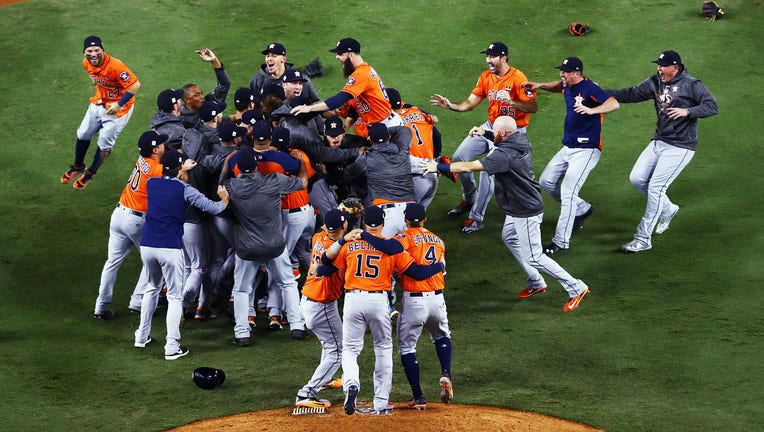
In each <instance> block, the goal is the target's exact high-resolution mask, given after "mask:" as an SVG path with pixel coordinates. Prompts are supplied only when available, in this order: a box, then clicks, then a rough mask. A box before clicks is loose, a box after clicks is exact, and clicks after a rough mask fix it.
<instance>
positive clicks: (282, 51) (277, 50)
mask: <svg viewBox="0 0 764 432" xmlns="http://www.w3.org/2000/svg"><path fill="white" fill-rule="evenodd" d="M260 53H261V54H263V55H265V54H268V53H273V54H278V55H283V56H285V55H286V48H285V47H284V45H281V44H280V43H278V42H272V43H269V44H268V46H267V47H265V49H264V50H262V51H260Z"/></svg>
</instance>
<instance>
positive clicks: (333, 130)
mask: <svg viewBox="0 0 764 432" xmlns="http://www.w3.org/2000/svg"><path fill="white" fill-rule="evenodd" d="M344 133H345V128H344V127H342V119H341V118H339V117H337V116H332V117H329V118H328V119H326V120H325V121H324V135H326V136H330V137H336V136H339V135H342V134H344Z"/></svg>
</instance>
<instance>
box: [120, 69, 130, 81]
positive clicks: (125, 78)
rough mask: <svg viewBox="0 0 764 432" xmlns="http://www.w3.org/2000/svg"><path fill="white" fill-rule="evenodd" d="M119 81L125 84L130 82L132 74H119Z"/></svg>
mask: <svg viewBox="0 0 764 432" xmlns="http://www.w3.org/2000/svg"><path fill="white" fill-rule="evenodd" d="M119 79H121V80H122V81H124V82H127V81H130V74H129V73H127V71H122V72H120V74H119Z"/></svg>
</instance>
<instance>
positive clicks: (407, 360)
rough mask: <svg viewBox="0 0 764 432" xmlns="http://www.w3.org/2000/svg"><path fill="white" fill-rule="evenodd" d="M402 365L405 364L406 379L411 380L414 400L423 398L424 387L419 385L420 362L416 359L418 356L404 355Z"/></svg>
mask: <svg viewBox="0 0 764 432" xmlns="http://www.w3.org/2000/svg"><path fill="white" fill-rule="evenodd" d="M401 363H402V364H403V370H404V372H406V379H408V380H409V385H410V386H411V393H412V394H413V395H414V398H419V397H423V394H422V386H421V384H419V362H418V361H417V359H416V354H414V353H411V354H404V355H402V356H401Z"/></svg>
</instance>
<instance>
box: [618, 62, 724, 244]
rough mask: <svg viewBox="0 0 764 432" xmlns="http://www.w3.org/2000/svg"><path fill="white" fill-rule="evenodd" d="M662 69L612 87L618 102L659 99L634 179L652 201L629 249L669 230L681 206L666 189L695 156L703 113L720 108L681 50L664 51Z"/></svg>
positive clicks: (704, 115)
mask: <svg viewBox="0 0 764 432" xmlns="http://www.w3.org/2000/svg"><path fill="white" fill-rule="evenodd" d="M653 63H656V64H657V65H658V73H657V74H655V75H653V76H651V77H649V78H647V79H646V80H644V81H642V82H641V83H639V84H637V85H635V86H632V87H626V88H623V89H619V90H606V91H607V92H608V93H609V94H611V95H613V96H614V97H615V98H616V100H618V102H621V103H633V102H644V101H647V100H653V103H654V104H655V113H656V115H657V116H658V121H657V123H656V127H655V132H654V133H653V139H652V140H651V141H650V144H649V145H648V146H647V148H645V150H644V151H643V152H642V154H641V155H639V158H638V159H637V162H636V163H635V164H634V168H632V170H631V174H630V175H629V180H631V183H632V184H633V185H634V187H636V188H637V190H639V192H640V193H641V194H642V195H644V196H646V197H647V207H646V208H645V214H644V215H643V216H642V220H641V221H640V223H639V225H638V226H637V233H636V234H635V235H634V239H633V240H632V241H630V242H628V243H626V244H624V245H623V246H622V249H623V250H624V251H625V252H641V251H644V250H648V249H650V248H651V247H652V234H653V230H655V233H656V234H663V233H664V232H665V231H666V230H667V229H668V227H669V224H670V223H671V219H673V218H674V216H676V214H677V212H679V206H678V205H676V204H674V203H672V202H671V200H670V199H669V197H668V195H667V194H666V191H667V190H668V188H669V186H671V183H673V182H674V180H676V178H677V177H678V176H679V174H680V173H681V172H682V170H683V169H684V168H685V167H686V166H687V165H688V164H689V163H690V161H691V160H692V158H693V156H695V148H696V147H697V145H698V119H699V118H705V117H711V116H713V115H716V114H717V113H718V112H719V107H718V105H717V104H716V99H715V98H714V95H713V94H711V91H710V90H708V88H707V87H706V86H705V85H704V84H703V83H702V82H701V81H700V80H699V79H697V78H695V77H693V76H691V75H690V73H689V72H687V69H685V67H684V64H682V58H681V57H680V56H679V53H677V52H676V51H663V52H662V53H661V54H660V56H658V58H657V59H656V60H654V61H653Z"/></svg>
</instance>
